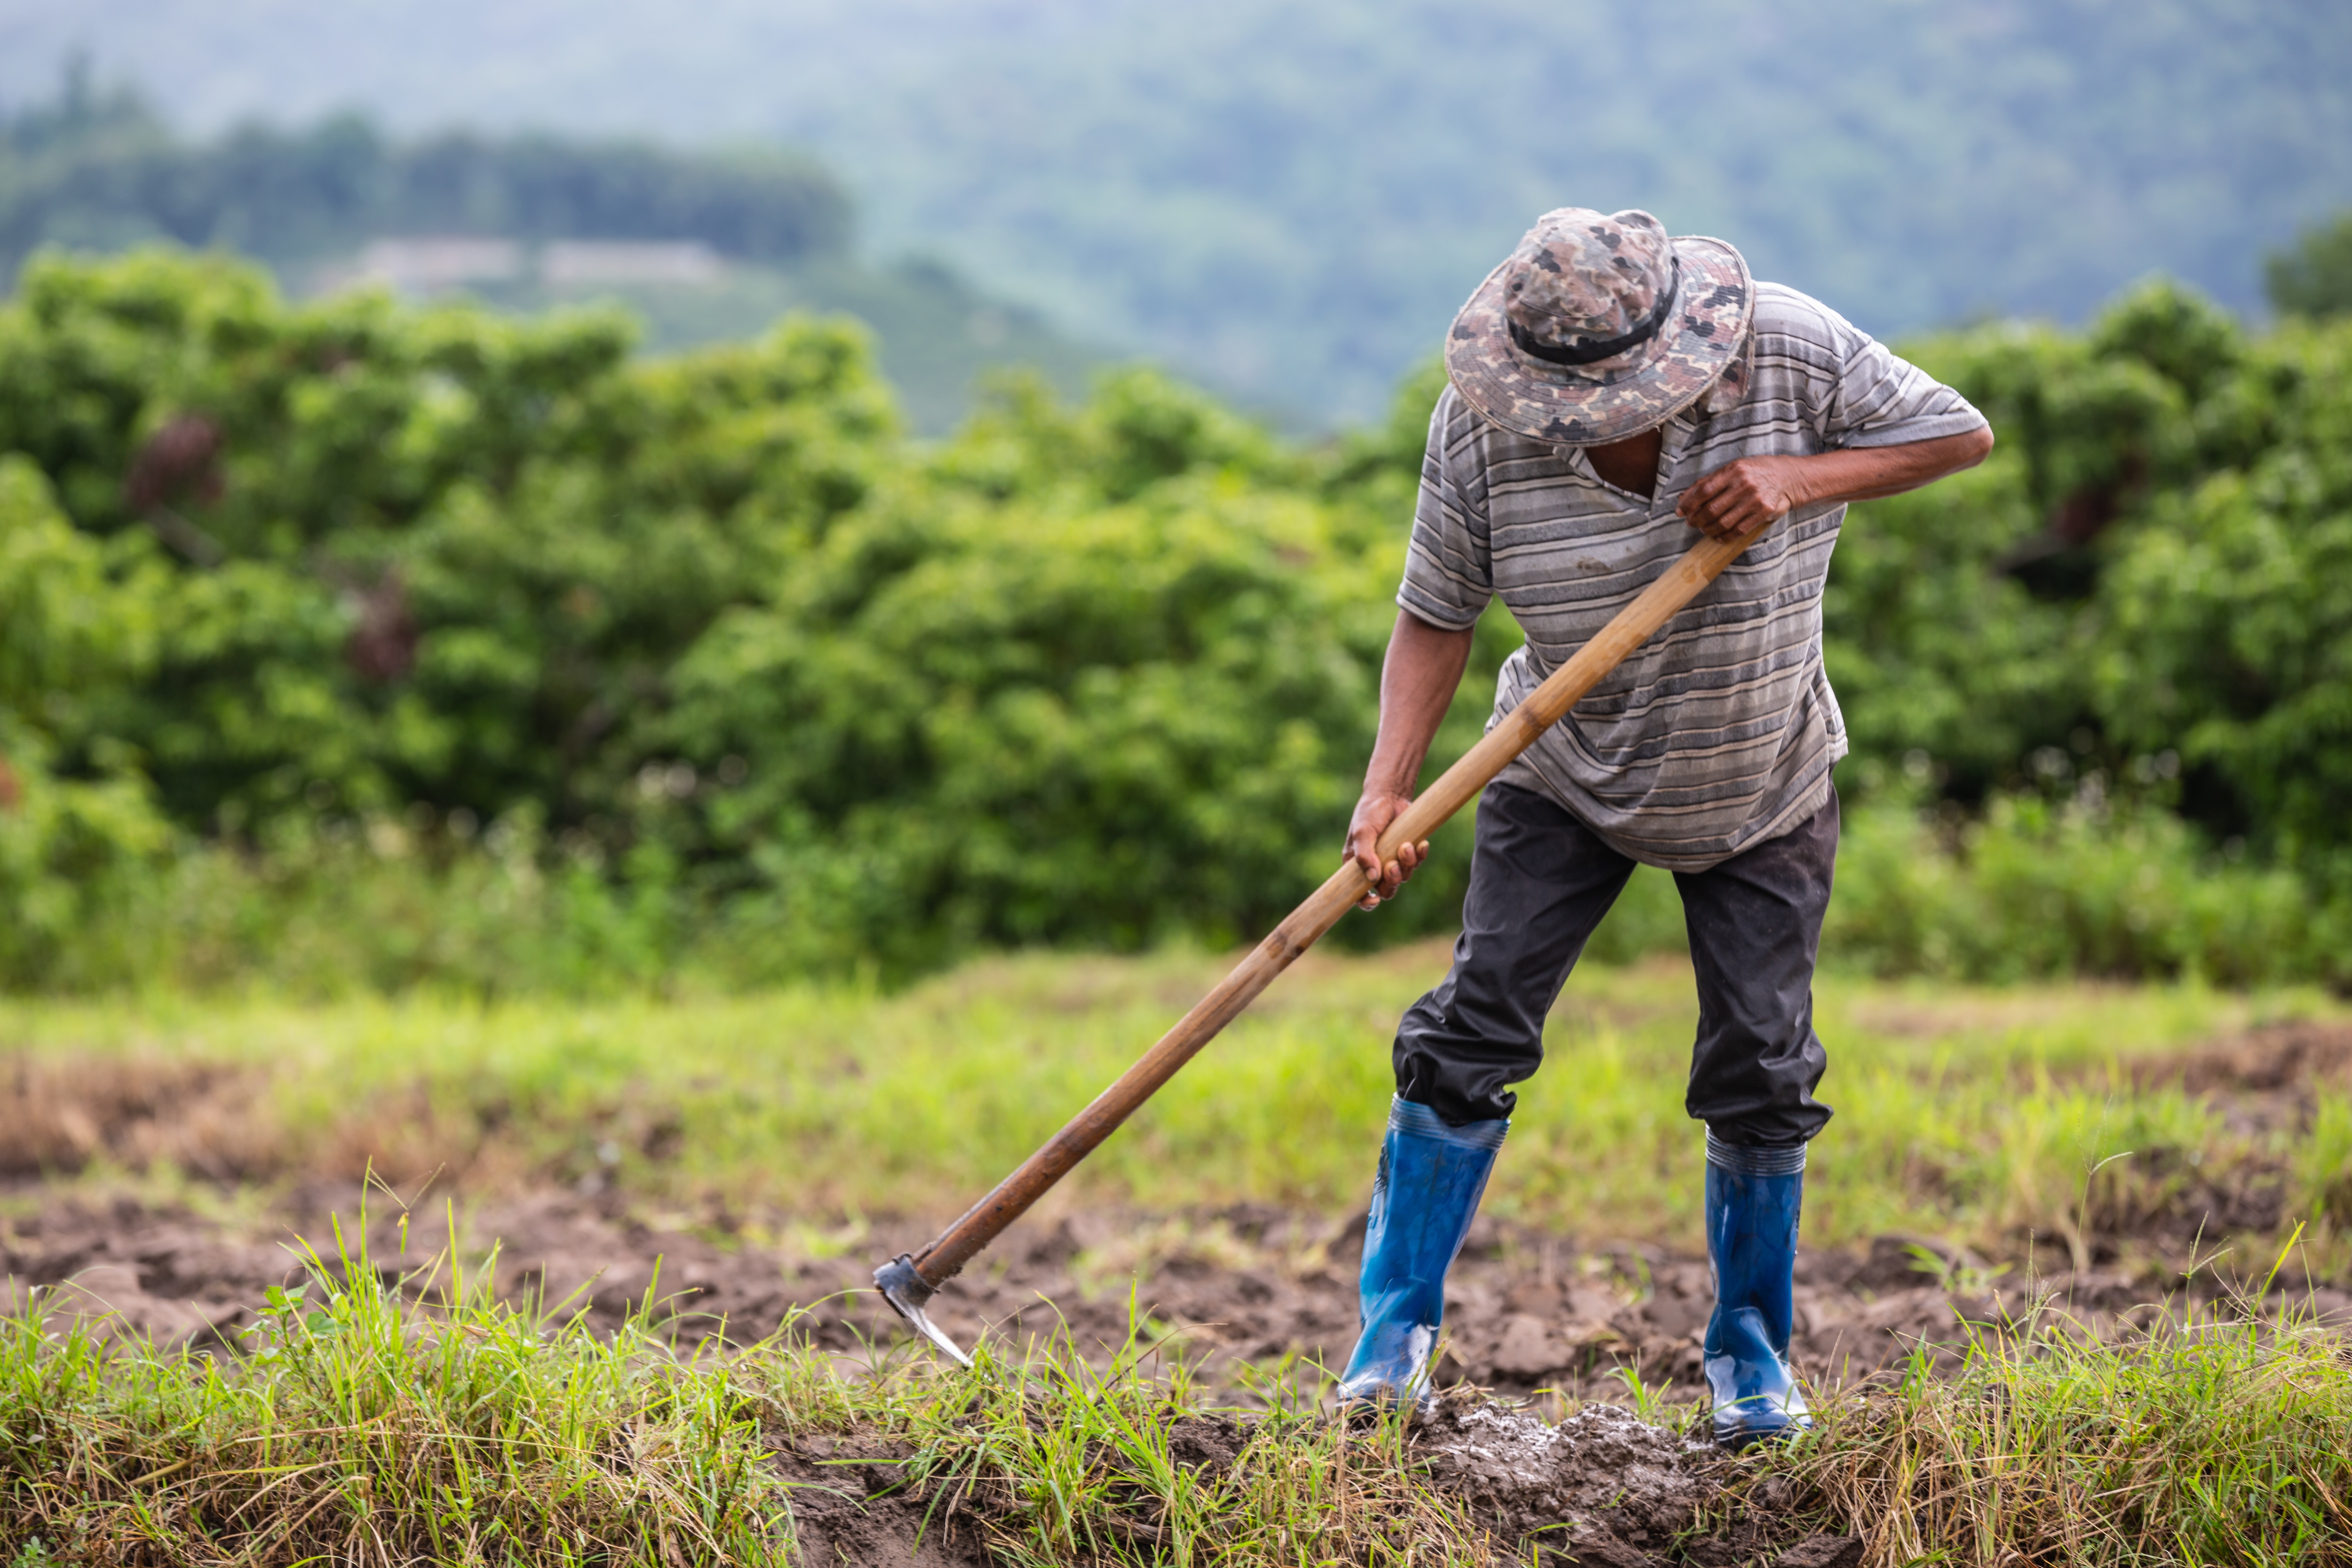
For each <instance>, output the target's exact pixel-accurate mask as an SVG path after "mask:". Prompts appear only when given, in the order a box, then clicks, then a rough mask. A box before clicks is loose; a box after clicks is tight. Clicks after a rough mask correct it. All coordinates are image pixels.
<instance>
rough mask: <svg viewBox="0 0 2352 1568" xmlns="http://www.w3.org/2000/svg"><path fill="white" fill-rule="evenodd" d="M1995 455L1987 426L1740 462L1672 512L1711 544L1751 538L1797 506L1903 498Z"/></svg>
mask: <svg viewBox="0 0 2352 1568" xmlns="http://www.w3.org/2000/svg"><path fill="white" fill-rule="evenodd" d="M1991 450H1992V431H1991V430H1990V428H1989V427H1987V426H1978V427H1977V428H1976V429H1974V430H1963V431H1961V432H1960V433H1959V434H1958V435H1956V436H1937V437H1934V438H1933V439H1930V440H1926V441H1906V442H1903V443H1902V444H1900V445H1899V446H1893V447H1845V448H1843V449H1842V450H1839V451H1834V452H1817V453H1814V454H1813V455H1811V456H1810V457H1785V458H1740V459H1738V461H1737V462H1731V463H1726V464H1725V465H1724V466H1723V467H1721V468H1717V469H1716V470H1715V471H1714V472H1713V473H1711V474H1707V475H1706V476H1705V477H1703V478H1701V479H1698V480H1697V481H1696V482H1695V483H1693V484H1692V486H1691V487H1690V489H1686V490H1685V491H1684V492H1683V499H1682V501H1681V504H1680V505H1678V506H1677V507H1676V508H1675V510H1677V511H1679V512H1680V513H1681V514H1682V515H1683V518H1684V520H1685V521H1687V522H1688V523H1689V524H1690V525H1691V526H1692V527H1693V528H1696V529H1697V530H1699V531H1701V532H1702V533H1705V534H1706V535H1707V536H1709V537H1710V538H1714V539H1730V538H1733V537H1735V536H1737V535H1740V534H1746V533H1753V532H1754V531H1756V530H1758V529H1759V528H1761V527H1762V526H1763V525H1764V524H1766V523H1768V522H1769V521H1772V520H1773V519H1775V518H1778V517H1785V516H1787V515H1788V514H1789V513H1790V512H1791V511H1794V510H1796V509H1797V508H1799V507H1801V506H1817V505H1820V504H1822V503H1823V502H1826V501H1849V500H1870V499H1872V498H1873V497H1875V496H1893V495H1901V494H1902V493H1903V492H1904V491H1905V490H1916V489H1918V488H1919V487H1920V486H1921V485H1924V484H1927V483H1930V482H1932V481H1934V480H1936V479H1942V478H1943V477H1944V476H1945V475H1946V474H1951V473H1958V471H1959V470H1960V469H1962V468H1974V467H1976V466H1977V465H1978V464H1979V463H1981V462H1983V461H1984V459H1985V454H1986V453H1988V452H1990V451H1991Z"/></svg>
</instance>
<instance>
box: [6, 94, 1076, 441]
mask: <svg viewBox="0 0 2352 1568" xmlns="http://www.w3.org/2000/svg"><path fill="white" fill-rule="evenodd" d="M851 237H852V229H851V209H850V202H849V198H848V196H847V195H846V194H845V192H844V191H843V189H842V187H841V185H840V184H839V183H838V182H837V181H836V180H835V179H834V177H833V176H832V175H830V174H827V173H826V172H825V171H824V169H823V168H821V167H819V166H818V165H816V164H815V163H812V162H810V161H809V160H808V159H806V158H805V157H800V156H793V155H789V154H785V153H778V152H773V151H764V152H748V151H736V152H725V153H680V152H677V151H674V150H671V149H668V148H665V147H662V146H659V145H656V144H654V143H651V142H646V141H642V140H618V139H609V138H608V139H604V140H582V139H579V138H574V137H562V136H556V135H551V134H547V133H544V132H534V133H510V134H504V135H484V134H478V133H472V132H438V133H436V134H432V135H428V136H424V137H420V138H415V139H409V140H401V139H393V138H387V137H385V136H383V135H382V134H381V133H379V132H377V131H376V130H375V129H374V127H373V126H372V125H371V124H370V123H369V122H368V121H365V120H363V119H361V118H359V117H357V116H354V115H351V114H343V115H339V116H336V117H333V118H331V119H328V120H324V121H319V122H318V123H316V124H314V125H311V126H310V127H307V128H304V129H299V130H286V129H278V128H271V127H267V126H259V125H248V126H244V127H240V128H238V129H236V130H234V131H230V132H225V133H223V134H221V135H219V136H216V137H213V138H209V139H206V140H204V141H201V142H199V141H190V140H186V139H183V138H181V137H177V136H175V135H173V133H172V132H170V131H169V130H168V129H167V128H166V127H165V126H164V125H163V123H162V122H161V121H159V120H158V119H157V118H156V117H155V115H154V114H153V113H152V112H151V111H150V110H149V109H148V108H147V106H146V104H145V103H144V101H143V100H142V99H141V98H140V97H139V96H138V95H137V94H136V93H134V92H131V91H129V90H127V89H115V90H112V91H100V90H96V89H93V88H92V87H91V85H90V84H89V81H88V80H87V79H85V78H84V77H83V75H82V74H81V73H80V72H79V70H77V71H75V72H74V73H72V74H71V75H69V77H68V80H67V82H66V84H65V86H64V88H63V89H62V90H61V91H60V92H59V93H58V96H57V97H56V98H55V99H54V100H50V101H47V102H38V103H35V104H33V105H31V106H29V107H26V108H24V109H21V110H17V111H16V112H15V113H0V288H5V285H6V283H7V281H8V279H11V278H12V277H13V276H14V274H15V272H16V268H17V266H18V265H19V264H20V263H21V262H22V261H23V260H24V258H26V256H27V255H29V254H30V253H31V252H32V251H34V250H35V249H36V248H37V247H41V246H45V245H47V246H61V247H67V248H69V249H84V250H93V249H94V250H116V249H121V248H124V247H129V246H133V245H139V244H143V243H152V242H163V243H169V244H176V245H180V246H184V247H191V248H207V247H215V248H224V249H231V250H236V251H240V252H242V253H244V254H246V255H247V256H251V257H253V258H257V259H258V260H261V261H264V262H267V263H268V264H269V265H270V266H271V267H272V268H275V269H276V270H277V271H278V275H279V277H280V279H281V280H282V281H283V282H284V283H285V284H286V286H287V287H288V288H289V290H291V291H292V292H295V293H316V292H320V291H324V290H326V289H335V288H343V287H350V286H354V285H362V284H368V283H375V284H380V285H383V286H386V287H390V288H392V289H395V290H397V291H399V292H402V293H406V294H411V295H415V294H431V293H443V292H449V291H462V292H464V293H467V294H470V295H472V296H474V297H477V298H478V299H481V300H485V301H487V302H488V303H490V304H492V305H496V306H499V307H502V308H505V309H509V310H525V311H535V310H546V309H550V308H553V307H557V306H562V305H566V304H579V303H584V302H588V301H591V300H615V301H618V302H619V303H621V304H624V305H625V306H627V307H629V308H630V309H631V310H634V311H635V313H636V314H637V315H638V316H640V317H641V318H643V319H644V321H646V325H647V329H648V331H647V338H646V343H647V346H648V347H650V348H654V349H668V348H678V347H684V346H687V345H688V344H691V343H695V342H704V341H708V340H711V339H718V338H741V337H748V336H751V335H752V334H754V333H756V332H759V331H763V330H764V329H765V328H766V327H767V326H768V325H769V324H770V323H771V322H772V321H774V320H775V319H776V318H777V317H779V316H781V315H782V314H783V313H785V312H786V311H788V310H809V311H816V312H821V313H827V314H848V315H854V316H857V317H859V318H861V319H862V320H864V321H866V323H867V324H868V325H869V326H870V327H872V328H873V329H874V331H875V333H876V336H877V339H878V347H879V350H880V355H881V360H882V363H883V367H884V369H885V371H886V372H887V374H889V375H890V377H891V379H892V380H893V381H894V382H896V383H897V384H898V387H899V390H900V393H901V396H902V399H903V401H904V402H905V404H906V405H907V408H908V413H909V415H910V416H912V418H913V420H914V422H915V425H916V426H917V427H918V428H919V429H921V430H925V431H932V432H940V431H944V430H946V429H947V428H949V427H950V426H952V425H953V424H954V423H955V421H956V420H957V419H958V418H959V417H960V416H961V414H962V412H963V411H964V409H965V408H966V407H967V406H968V405H969V402H970V397H971V391H972V386H973V382H974V378H975V377H976V376H977V375H978V374H981V373H982V372H983V371H985V370H987V369H988V368H990V367H991V366H995V365H1010V364H1025V365H1029V366H1032V367H1034V368H1036V369H1039V370H1042V371H1044V372H1045V374H1047V375H1048V377H1049V378H1050V379H1052V380H1054V381H1055V382H1057V383H1059V384H1061V385H1063V386H1064V387H1065V388H1066V389H1069V390H1076V389H1077V387H1078V386H1080V385H1081V384H1083V383H1084V381H1085V378H1086V374H1087V370H1088V368H1089V367H1090V366H1091V365H1092V364H1093V363H1096V362H1097V358H1098V356H1097V355H1096V354H1094V353H1089V352H1088V351H1086V350H1083V349H1081V348H1079V347H1077V346H1076V345H1075V344H1073V343H1071V342H1067V341H1066V340H1064V339H1063V338H1061V337H1060V336H1059V335H1057V334H1056V333H1055V332H1054V331H1052V330H1051V329H1050V328H1049V327H1048V326H1047V325H1046V324H1045V322H1044V321H1042V320H1041V319H1040V318H1039V317H1038V316H1037V314H1036V313H1035V312H1034V311H1032V310H1025V309H1023V308H1021V307H1019V306H1016V305H1009V304H1007V303H1006V302H1004V301H1003V300H992V299H991V298H989V297H988V296H986V295H985V294H983V293H982V292H980V291H978V290H976V289H973V288H972V287H971V284H970V283H968V282H967V281H965V280H964V279H962V278H961V277H959V276H958V275H957V274H955V273H954V272H953V271H952V270H951V269H950V268H945V267H942V266H940V265H939V264H938V263H936V262H932V261H922V260H915V261H905V262H899V263H896V264H892V265H888V266H883V267H876V266H873V265H871V264H867V263H865V262H861V261H860V260H859V259H857V258H856V257H855V255H854V254H853V249H852V244H851Z"/></svg>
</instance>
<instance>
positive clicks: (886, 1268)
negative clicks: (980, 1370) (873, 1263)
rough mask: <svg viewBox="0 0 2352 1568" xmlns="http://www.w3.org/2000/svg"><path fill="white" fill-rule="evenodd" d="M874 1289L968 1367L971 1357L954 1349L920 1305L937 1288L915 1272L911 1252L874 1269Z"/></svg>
mask: <svg viewBox="0 0 2352 1568" xmlns="http://www.w3.org/2000/svg"><path fill="white" fill-rule="evenodd" d="M874 1288H875V1289H877V1290H879V1291H881V1292H882V1299H883V1300H885V1301H887V1302H889V1303H890V1310H892V1311H894V1312H896V1313H898V1315H899V1316H900V1317H902V1318H904V1319H906V1320H907V1321H908V1322H909V1323H911V1324H912V1325H914V1329H915V1331H916V1332H917V1333H919V1334H920V1335H922V1336H923V1338H925V1339H927V1340H929V1341H930V1342H931V1343H933V1344H935V1345H937V1346H939V1347H940V1349H941V1350H943V1351H945V1352H947V1353H948V1356H949V1358H950V1360H952V1361H953V1362H954V1363H956V1364H957V1365H958V1366H970V1365H971V1357H970V1356H968V1355H966V1354H964V1353H963V1352H961V1351H960V1350H958V1349H956V1342H955V1341H953V1340H951V1339H950V1338H948V1337H947V1335H946V1334H945V1333H944V1332H942V1331H940V1326H939V1325H938V1324H937V1323H934V1322H933V1321H931V1320H930V1317H929V1314H927V1313H926V1312H925V1311H924V1310H923V1304H924V1303H925V1302H927V1301H929V1300H930V1299H931V1298H932V1297H933V1296H934V1295H936V1294H938V1292H939V1287H938V1286H936V1285H934V1284H932V1283H931V1282H930V1281H929V1280H928V1279H924V1278H923V1277H922V1276H921V1275H920V1274H918V1273H916V1272H915V1259H914V1256H913V1255H912V1254H911V1253H905V1252H902V1253H900V1254H898V1257H896V1258H892V1259H891V1260H890V1261H889V1262H887V1263H886V1264H884V1265H883V1266H882V1267H881V1268H877V1269H876V1270H875V1271H874Z"/></svg>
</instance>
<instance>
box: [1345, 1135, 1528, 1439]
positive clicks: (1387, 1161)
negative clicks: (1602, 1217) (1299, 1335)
mask: <svg viewBox="0 0 2352 1568" xmlns="http://www.w3.org/2000/svg"><path fill="white" fill-rule="evenodd" d="M1510 1127H1511V1123H1510V1121H1509V1119H1508V1118H1504V1119H1501V1120H1497V1121H1473V1122H1469V1123H1467V1124H1465V1125H1464V1126H1461V1127H1448V1126H1447V1125H1446V1124H1445V1123H1444V1121H1440V1120H1439V1119H1438V1115H1437V1112H1435V1111H1433V1110H1430V1109H1429V1107H1427V1106H1425V1105H1416V1104H1414V1103H1412V1101H1411V1100H1396V1101H1393V1102H1392V1103H1391V1105H1390V1107H1389V1131H1388V1137H1387V1138H1386V1139H1385V1140H1384V1141H1383V1142H1381V1169H1380V1174H1379V1175H1377V1176H1376V1177H1374V1178H1373V1180H1372V1215H1371V1219H1370V1221H1369V1222H1368V1223H1367V1224H1366V1225H1365V1226H1364V1273H1363V1279H1362V1284H1361V1296H1360V1309H1359V1310H1360V1311H1361V1313H1362V1316H1363V1325H1364V1326H1363V1331H1362V1332H1361V1333H1360V1334H1359V1335H1358V1336H1357V1338H1356V1351H1355V1353H1354V1354H1353V1355H1351V1356H1349V1358H1348V1372H1347V1375H1346V1376H1344V1377H1342V1378H1341V1379H1340V1380H1339V1402H1340V1404H1342V1405H1353V1404H1399V1405H1401V1404H1405V1403H1412V1404H1414V1405H1418V1404H1420V1403H1422V1402H1423V1400H1425V1399H1426V1398H1427V1397H1428V1394H1429V1370H1430V1362H1431V1360H1432V1358H1433V1356H1434V1355H1435V1354H1436V1352H1437V1331H1438V1328H1439V1326H1440V1325H1441V1324H1443V1323H1444V1321H1445V1271H1446V1270H1447V1269H1448V1268H1452V1267H1453V1266H1454V1255H1455V1254H1456V1253H1458V1252H1460V1251H1461V1250H1462V1239H1463V1237H1466V1236H1468V1235H1469V1234H1470V1216H1471V1215H1475V1214H1476V1213H1477V1212H1478V1198H1479V1196H1480V1194H1483V1193H1485V1192H1486V1176H1487V1173H1489V1172H1491V1171H1493V1170H1494V1168H1495V1152H1496V1150H1498V1149H1500V1148H1501V1147H1502V1146H1503V1134H1504V1133H1506V1132H1507V1131H1510Z"/></svg>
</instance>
